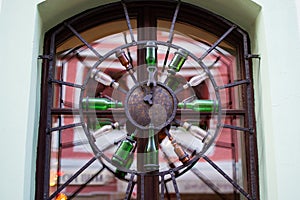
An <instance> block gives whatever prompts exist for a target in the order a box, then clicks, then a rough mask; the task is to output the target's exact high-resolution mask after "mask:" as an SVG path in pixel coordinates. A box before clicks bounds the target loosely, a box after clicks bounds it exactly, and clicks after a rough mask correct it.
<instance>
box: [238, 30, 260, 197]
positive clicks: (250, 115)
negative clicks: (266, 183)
mask: <svg viewBox="0 0 300 200" xmlns="http://www.w3.org/2000/svg"><path fill="white" fill-rule="evenodd" d="M242 35H243V42H244V58H245V59H244V62H245V71H246V72H245V73H246V79H249V80H250V81H251V72H250V64H249V60H248V59H247V58H249V53H248V37H247V35H246V34H245V33H244V32H242ZM251 57H252V56H250V58H251ZM255 57H256V56H253V58H255ZM252 87H253V86H252V84H248V86H247V89H246V94H247V105H249V106H247V115H248V126H249V129H250V130H251V132H250V133H251V134H250V135H249V157H250V158H249V163H250V164H249V165H250V166H249V174H250V187H251V194H252V196H253V199H254V200H255V199H256V198H257V197H258V192H257V190H258V188H259V187H258V184H257V179H256V173H257V169H256V168H257V163H256V159H255V157H257V153H256V152H257V149H256V143H255V135H254V134H255V131H254V123H255V122H254V108H253V101H254V97H253V96H254V95H253V88H252Z"/></svg>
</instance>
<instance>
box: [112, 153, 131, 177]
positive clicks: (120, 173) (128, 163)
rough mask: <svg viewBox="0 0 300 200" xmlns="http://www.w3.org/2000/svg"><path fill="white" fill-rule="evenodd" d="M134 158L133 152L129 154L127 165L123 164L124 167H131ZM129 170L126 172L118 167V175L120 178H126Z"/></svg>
mask: <svg viewBox="0 0 300 200" xmlns="http://www.w3.org/2000/svg"><path fill="white" fill-rule="evenodd" d="M133 159H134V154H133V153H131V154H130V155H129V156H128V159H127V160H126V163H125V165H124V166H123V167H124V168H126V169H129V168H130V167H131V165H132V163H133ZM126 174H127V172H124V171H122V170H120V169H118V168H117V169H116V176H117V177H119V178H125V176H126Z"/></svg>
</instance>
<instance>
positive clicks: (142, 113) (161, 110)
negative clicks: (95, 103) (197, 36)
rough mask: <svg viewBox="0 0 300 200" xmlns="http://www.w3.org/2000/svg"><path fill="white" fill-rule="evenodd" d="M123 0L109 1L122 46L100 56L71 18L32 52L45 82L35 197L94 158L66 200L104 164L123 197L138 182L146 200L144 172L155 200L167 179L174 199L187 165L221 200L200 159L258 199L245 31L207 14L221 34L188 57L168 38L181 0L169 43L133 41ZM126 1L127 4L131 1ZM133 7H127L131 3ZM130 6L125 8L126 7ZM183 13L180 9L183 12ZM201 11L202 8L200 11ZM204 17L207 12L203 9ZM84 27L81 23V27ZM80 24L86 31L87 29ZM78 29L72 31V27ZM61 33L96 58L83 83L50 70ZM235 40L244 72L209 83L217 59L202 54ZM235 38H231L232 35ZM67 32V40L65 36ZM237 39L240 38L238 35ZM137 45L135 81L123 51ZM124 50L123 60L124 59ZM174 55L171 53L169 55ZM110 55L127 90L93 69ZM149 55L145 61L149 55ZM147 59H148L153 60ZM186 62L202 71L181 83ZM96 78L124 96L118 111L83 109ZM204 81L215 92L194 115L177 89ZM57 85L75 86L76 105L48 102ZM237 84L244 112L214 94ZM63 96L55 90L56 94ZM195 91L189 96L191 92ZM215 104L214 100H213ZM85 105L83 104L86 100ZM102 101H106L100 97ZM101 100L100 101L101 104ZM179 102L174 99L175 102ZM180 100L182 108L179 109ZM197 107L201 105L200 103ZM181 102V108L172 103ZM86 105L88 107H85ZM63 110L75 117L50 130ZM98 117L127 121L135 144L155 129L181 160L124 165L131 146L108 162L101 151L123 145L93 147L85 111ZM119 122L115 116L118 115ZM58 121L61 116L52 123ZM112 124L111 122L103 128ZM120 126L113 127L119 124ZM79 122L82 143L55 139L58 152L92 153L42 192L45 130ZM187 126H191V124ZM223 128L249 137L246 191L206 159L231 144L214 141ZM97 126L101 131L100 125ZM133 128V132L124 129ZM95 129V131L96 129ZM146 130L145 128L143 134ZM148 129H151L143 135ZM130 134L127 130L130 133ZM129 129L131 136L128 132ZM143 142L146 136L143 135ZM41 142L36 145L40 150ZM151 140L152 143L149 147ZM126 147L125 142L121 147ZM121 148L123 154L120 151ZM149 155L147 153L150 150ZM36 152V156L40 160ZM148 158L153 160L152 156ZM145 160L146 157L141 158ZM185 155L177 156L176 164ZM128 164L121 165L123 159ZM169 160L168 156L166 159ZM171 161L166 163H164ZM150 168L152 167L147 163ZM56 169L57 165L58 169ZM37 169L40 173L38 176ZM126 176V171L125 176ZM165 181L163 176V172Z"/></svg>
mask: <svg viewBox="0 0 300 200" xmlns="http://www.w3.org/2000/svg"><path fill="white" fill-rule="evenodd" d="M127 4H129V5H131V4H130V3H127V2H126V1H121V3H116V4H115V5H114V6H116V7H118V6H121V7H122V9H123V12H124V15H125V20H126V24H127V27H128V31H129V34H130V37H131V42H128V41H127V39H126V44H123V45H121V46H118V47H117V48H114V49H111V50H110V51H109V52H107V53H106V54H104V55H101V54H100V53H99V51H98V50H97V49H96V48H94V47H93V44H91V43H90V42H88V41H87V40H86V39H84V37H83V36H82V34H81V32H82V31H84V29H81V28H78V26H77V25H76V23H75V22H76V20H79V19H80V16H79V17H75V18H74V19H72V20H67V21H65V22H64V23H62V24H61V25H59V26H58V28H56V29H54V31H52V32H50V33H51V34H50V37H48V38H49V39H48V40H47V44H48V45H47V46H48V49H47V50H46V52H45V55H42V56H39V58H40V59H43V60H44V83H43V91H46V92H43V95H44V96H43V99H44V100H43V102H42V107H43V109H44V111H43V112H42V114H41V121H42V123H44V122H46V123H45V124H44V125H41V126H40V136H39V137H40V139H39V140H40V141H42V142H41V144H39V145H40V146H39V149H44V150H43V151H42V152H44V155H39V160H38V167H39V166H42V167H43V168H44V171H43V172H40V173H38V174H37V176H38V177H39V176H43V178H40V179H39V178H38V181H37V182H38V184H40V183H41V182H43V187H42V188H38V189H37V195H36V198H37V199H45V200H50V199H54V198H55V197H56V196H57V195H58V194H59V193H60V192H61V191H63V190H64V189H65V188H66V187H67V186H68V185H69V184H70V183H71V182H72V181H73V180H74V179H76V177H78V176H79V175H80V174H81V173H82V172H83V171H84V170H85V169H87V168H88V167H89V166H90V165H91V164H92V163H94V162H95V161H96V160H99V161H100V163H101V165H102V167H101V168H100V169H99V171H98V172H97V173H95V174H94V175H93V176H92V177H91V178H90V179H88V180H87V181H86V182H85V183H83V184H82V185H81V186H80V187H79V188H78V189H77V190H75V191H74V192H73V194H72V195H70V196H69V197H68V198H69V199H72V198H74V197H75V196H76V195H77V194H78V193H79V192H80V191H81V190H82V189H83V188H84V187H86V186H87V185H88V184H89V183H90V182H91V181H92V180H93V179H94V178H95V177H96V176H97V175H98V174H100V173H101V172H102V171H103V170H104V169H107V170H108V171H110V172H111V173H113V174H114V175H116V177H118V178H120V179H122V180H124V181H127V182H128V186H127V189H126V192H125V199H130V198H131V195H132V192H133V189H134V187H135V185H139V186H140V187H139V189H140V199H144V198H146V197H145V191H146V190H148V189H147V188H145V187H146V186H145V181H147V180H148V177H149V176H155V177H160V182H159V184H160V190H161V193H160V195H159V194H157V199H158V198H159V196H160V198H161V199H164V198H165V195H167V196H168V195H169V192H168V188H167V185H166V184H167V183H168V182H170V181H172V184H173V187H174V191H175V195H176V198H177V199H180V198H181V197H180V191H179V188H178V184H177V182H176V178H178V177H179V176H181V175H183V174H184V173H186V172H187V171H189V170H191V171H192V172H193V173H194V174H195V176H196V177H198V178H199V179H200V180H202V181H203V182H204V183H205V184H207V185H208V186H209V187H210V188H211V189H212V191H214V192H215V193H216V194H217V195H218V196H220V197H221V198H222V199H224V198H223V197H222V194H220V192H219V191H218V189H217V188H216V186H215V185H214V184H213V183H211V182H210V181H209V180H207V178H206V177H204V176H203V175H202V174H201V173H200V172H199V171H197V169H195V168H193V167H194V166H195V165H196V164H197V162H198V161H199V160H202V159H203V160H204V161H205V162H207V163H208V164H210V165H211V166H212V167H213V168H214V169H215V170H216V171H217V172H219V173H220V175H222V176H223V177H224V178H225V179H226V180H228V182H229V183H230V184H232V186H233V187H234V188H235V189H236V190H238V191H239V192H240V193H241V194H242V195H243V196H244V197H246V198H247V199H249V200H255V199H258V193H257V188H258V182H257V166H256V160H255V158H256V144H255V121H254V114H253V113H254V108H253V88H252V87H253V86H252V81H251V80H252V79H251V68H250V63H249V58H258V56H257V55H251V54H249V51H248V36H247V34H246V33H245V32H244V31H243V30H241V29H240V28H239V27H238V26H236V25H235V24H232V23H230V22H228V21H227V20H224V19H222V18H220V17H217V16H214V17H215V18H216V19H218V20H219V21H220V22H221V23H223V24H224V25H226V26H224V27H227V28H224V30H225V31H224V30H220V31H219V35H220V37H219V38H218V40H217V41H216V42H215V43H213V44H212V45H211V46H210V47H209V48H208V49H207V50H206V51H205V52H204V53H202V54H201V55H200V56H199V55H195V54H194V53H193V52H192V51H189V50H188V49H186V48H184V47H181V46H179V45H177V44H174V43H173V39H174V31H175V23H176V22H177V21H180V20H182V19H181V18H180V19H178V14H179V13H180V8H181V6H182V4H184V3H181V2H180V1H174V3H173V4H174V5H176V8H175V11H174V14H173V17H172V21H171V27H170V30H169V35H168V40H167V41H166V42H165V41H159V40H136V39H135V37H134V29H133V28H132V25H131V21H130V15H129V12H128V8H127ZM131 6H132V5H131ZM133 6H134V5H133ZM184 6H186V7H188V6H187V4H184ZM130 8H132V7H130ZM185 12H186V11H185ZM202 12H204V11H202ZM210 15H213V14H211V13H210ZM87 27H88V26H87ZM87 27H86V29H87ZM76 29H78V30H76ZM66 30H68V31H69V32H71V34H72V35H73V36H75V37H76V38H77V39H79V40H80V41H81V42H82V43H83V45H84V46H85V47H86V48H87V49H89V50H90V51H91V52H92V53H93V54H94V55H95V56H96V58H97V61H96V62H95V63H94V64H93V66H92V67H91V69H90V70H89V71H88V72H87V76H86V78H85V79H84V81H82V84H78V83H75V81H74V83H73V82H70V81H68V80H64V79H63V78H62V77H55V75H54V70H55V65H56V61H55V59H54V57H53V56H50V55H56V48H57V46H58V45H59V42H58V41H61V39H58V38H57V37H60V36H61V35H62V33H64V31H66ZM237 34H238V35H239V36H237V37H238V38H240V37H241V38H242V45H241V46H242V48H241V49H240V50H241V52H242V53H243V54H244V55H246V56H244V58H242V59H241V62H242V63H243V64H242V65H241V67H243V69H242V72H243V73H244V77H242V79H240V80H238V81H233V82H230V83H227V84H222V85H219V84H218V82H217V81H216V80H215V77H214V75H213V74H212V72H211V70H210V68H211V67H212V66H214V65H215V64H216V63H217V62H218V60H219V59H220V58H219V57H217V59H216V60H215V62H213V64H211V65H208V64H206V63H205V62H204V60H205V58H206V57H207V56H209V55H210V54H211V53H212V52H213V51H216V49H217V47H218V46H219V45H220V44H221V43H222V42H224V41H226V38H227V39H228V37H230V36H231V37H230V38H229V39H228V40H229V41H231V40H232V37H236V35H237ZM232 35H234V36H232ZM70 36H71V35H69V36H68V37H70ZM238 40H239V39H238ZM133 48H136V49H138V50H137V51H138V52H139V53H141V52H143V51H144V50H143V49H145V48H146V49H147V50H146V56H145V59H146V64H147V65H148V68H147V70H146V71H144V72H145V73H148V74H149V76H148V80H146V81H141V80H139V79H137V78H136V77H135V75H136V73H137V72H136V71H137V70H136V68H138V67H139V66H133V65H132V58H131V56H130V53H131V52H130V51H131V50H130V49H133ZM161 49H164V51H165V56H164V59H163V64H162V67H161V70H160V71H158V70H159V68H158V67H157V65H158V64H157V60H156V59H157V55H156V54H157V51H158V50H161ZM126 51H127V55H128V57H129V58H130V59H128V57H127V55H126V53H125V52H126ZM173 52H174V53H173ZM69 53H70V54H72V53H74V51H72V50H71V51H70V52H69ZM171 53H173V54H174V57H173V60H171V61H170V63H171V64H169V66H168V68H169V69H168V70H167V72H168V73H167V78H166V79H165V80H158V77H157V76H158V75H157V73H158V72H160V73H164V72H165V69H166V67H167V63H168V61H169V60H168V58H169V55H170V54H171ZM112 56H115V57H116V58H117V59H119V61H120V64H121V65H122V66H123V67H125V69H126V71H127V72H128V73H129V75H130V77H131V80H132V81H133V84H134V85H133V86H132V87H128V88H129V90H128V91H127V90H126V89H123V88H122V87H121V86H120V85H121V84H120V83H119V82H118V81H116V80H114V79H113V78H112V77H110V75H108V74H106V73H105V72H103V71H101V69H100V68H98V67H99V66H100V65H101V64H102V63H103V62H105V61H106V60H108V59H110V58H111V57H112ZM150 57H151V59H150ZM153 59H154V60H153ZM187 59H189V60H190V62H194V63H196V64H195V65H197V66H196V68H197V69H201V70H203V72H202V74H200V75H198V76H195V77H193V78H192V80H190V81H189V82H188V81H187V80H185V82H184V83H182V80H180V79H179V78H178V77H177V76H175V75H176V74H177V72H179V71H180V70H181V68H182V67H183V65H184V62H185V61H186V60H187ZM95 80H96V81H98V82H99V84H103V85H105V86H110V87H112V88H113V89H115V91H116V92H120V93H121V94H122V95H125V100H124V102H122V103H120V104H119V105H120V106H123V107H122V108H121V109H118V110H107V109H108V108H109V107H105V109H99V110H95V111H90V109H86V108H87V107H88V106H87V105H86V103H87V102H88V99H87V98H86V97H87V95H86V94H87V90H88V89H89V84H90V82H91V81H95ZM204 80H208V81H209V82H210V84H211V85H212V88H213V90H214V91H213V93H214V95H215V100H212V101H211V102H213V104H212V105H213V107H212V105H210V108H209V109H210V110H209V112H207V111H203V110H201V112H200V109H199V110H196V111H198V112H194V111H191V110H189V107H186V106H185V105H186V104H187V103H186V102H185V101H184V102H182V101H179V100H178V99H179V97H178V96H179V94H180V93H181V92H182V91H183V90H185V89H187V88H192V87H195V86H198V85H199V84H200V83H201V82H203V81H204ZM54 85H58V86H59V87H62V86H66V87H70V88H72V89H77V90H80V97H79V100H78V101H77V102H71V104H76V105H77V107H76V108H75V109H68V108H66V107H64V106H62V104H63V102H62V101H61V102H60V105H59V106H58V108H54V107H53V106H52V105H53V98H54V91H53V90H54V89H53V86H54ZM238 86H243V87H244V89H243V91H242V92H243V94H244V95H245V98H243V101H244V106H245V108H244V109H230V110H227V109H225V108H223V107H222V100H223V99H222V98H221V94H220V92H221V90H225V89H228V88H234V87H238ZM60 96H62V93H61V94H60ZM194 96H195V95H194ZM194 96H191V98H189V99H194ZM216 102H217V103H216ZM88 103H90V102H88ZM101 103H103V102H102V101H101V102H99V104H101ZM104 103H105V102H104ZM106 103H107V102H106ZM180 103H181V104H180ZM178 104H180V105H181V106H178ZM198 106H201V105H200V104H199V105H198ZM179 107H180V108H179ZM89 108H90V107H89ZM183 112H185V113H190V116H196V117H199V118H200V116H201V117H202V116H206V117H210V118H212V119H213V120H215V122H216V127H215V129H214V130H212V131H210V132H209V131H206V130H203V129H201V128H200V127H196V126H195V127H194V126H193V125H192V124H190V123H187V122H185V121H180V120H179V119H178V117H177V116H179V115H181V114H182V113H183ZM62 115H75V116H77V117H79V122H73V123H70V124H67V125H63V124H61V123H59V124H58V126H56V127H53V125H52V117H54V116H59V117H61V116H62ZM92 115H94V116H101V117H109V119H111V118H113V117H114V116H117V117H115V118H116V119H119V120H120V121H118V124H120V126H124V124H128V123H129V124H130V125H133V126H134V129H133V131H132V130H127V131H128V133H127V134H128V137H127V139H128V138H129V135H130V138H129V139H128V140H129V141H131V142H132V143H137V145H139V142H138V140H137V141H136V139H135V138H136V137H140V138H149V135H151V136H153V135H152V134H157V138H156V139H155V137H154V136H153V138H152V139H153V142H155V141H156V144H155V145H158V138H163V139H164V138H168V139H169V140H170V142H171V143H172V144H173V145H174V149H175V151H176V154H177V156H178V157H179V160H181V161H182V163H181V164H180V165H177V166H175V165H173V166H172V167H171V165H169V166H170V167H169V168H168V169H167V170H165V169H160V170H159V169H157V168H155V167H154V168H153V170H151V171H150V172H149V171H147V170H139V169H133V168H132V167H131V163H130V164H128V165H127V163H129V161H128V159H130V158H129V157H130V155H131V154H132V156H134V155H133V152H134V151H135V147H134V145H132V148H131V149H128V152H126V151H127V149H126V148H125V146H124V148H123V149H120V152H118V153H119V155H118V156H119V157H120V158H122V159H123V158H124V159H123V160H122V161H124V162H122V163H121V164H118V162H113V161H112V159H111V158H110V157H108V156H107V155H106V153H105V151H106V150H107V149H109V148H110V147H111V146H116V145H117V144H119V143H122V142H124V141H125V140H124V139H118V140H117V141H116V142H115V143H114V144H111V145H109V144H108V146H107V147H105V148H100V147H98V146H97V144H96V141H97V138H96V137H95V133H96V132H97V131H96V129H95V128H91V126H92V125H91V122H90V120H91V118H92V117H90V116H92ZM224 115H225V116H226V115H232V116H238V115H241V116H243V117H244V118H245V125H246V126H245V127H240V126H237V125H231V124H226V123H224V121H223V120H222V118H223V116H224ZM121 119H122V120H121ZM59 121H61V120H59ZM109 126H113V125H109ZM118 126H119V125H118ZM171 126H172V127H183V128H185V129H186V130H187V131H189V130H190V129H191V130H194V132H195V133H194V135H197V134H198V136H197V137H196V138H201V140H202V142H203V144H202V145H203V146H202V148H200V149H193V148H191V147H189V146H185V144H182V143H181V142H178V141H176V140H175V139H174V138H173V136H172V135H171V134H170V130H171ZM76 127H80V128H82V129H83V130H84V132H85V134H86V137H87V138H88V140H85V141H78V142H71V143H61V141H59V142H60V144H59V146H60V149H59V151H61V150H62V149H64V148H70V147H73V146H79V145H86V144H87V143H88V144H89V145H90V147H91V148H92V150H93V153H94V157H93V158H91V159H90V160H89V161H88V162H87V163H86V164H84V165H83V166H82V167H81V168H80V169H79V170H78V171H77V172H76V173H74V174H73V175H72V176H71V177H70V178H69V179H68V180H67V181H66V182H65V183H63V184H62V185H60V186H58V187H57V189H56V190H55V191H54V192H53V193H52V194H49V171H50V154H51V152H50V149H51V148H50V147H51V134H53V132H58V133H59V137H61V135H62V134H63V133H62V131H64V130H68V129H72V128H76ZM191 127H192V128H191ZM222 128H229V129H233V130H237V131H242V132H245V134H249V136H248V140H247V142H248V146H249V149H248V157H249V158H250V159H249V170H248V171H249V177H250V181H249V182H250V184H249V185H250V187H249V188H248V190H249V192H246V190H244V189H243V187H242V186H240V185H239V184H238V183H237V182H236V180H234V179H232V178H231V177H230V176H229V175H227V174H226V173H225V172H224V171H223V170H222V169H221V168H220V167H218V166H217V165H216V164H215V163H214V162H213V161H212V160H211V159H209V158H208V157H207V156H206V155H205V152H206V151H207V150H208V149H209V148H210V147H211V145H213V144H214V143H215V144H216V146H219V147H221V148H230V149H231V148H232V145H231V144H227V143H222V142H217V141H216V138H217V137H218V135H219V133H220V131H221V129H222ZM113 129H115V128H109V129H107V132H109V131H111V130H113ZM101 130H102V129H101ZM130 131H132V132H130ZM100 132H101V134H100ZM100 132H99V131H98V133H99V134H98V135H102V134H104V132H106V129H105V131H100ZM145 132H146V133H145ZM150 132H151V134H150ZM133 133H134V134H133ZM131 134H132V135H131ZM148 140H149V139H148ZM41 145H42V147H41ZM152 145H154V144H152ZM126 147H127V146H126ZM182 147H184V148H185V150H186V151H188V154H187V153H186V152H185V151H184V150H183V149H182ZM125 153H128V154H126V155H125ZM149 153H151V152H149ZM149 153H145V155H143V156H146V157H147V156H153V155H152V154H151V155H150V154H149ZM41 157H43V158H41ZM60 157H61V155H59V156H58V159H60ZM165 157H166V159H167V160H168V155H167V154H166V155H165ZM152 159H155V158H152ZM148 160H151V159H148ZM183 160H184V161H183ZM127 161H128V162H127ZM168 162H169V161H168ZM170 162H171V161H170ZM151 164H153V165H156V164H157V163H147V165H151ZM115 168H116V169H117V170H118V171H121V172H123V173H124V174H123V175H122V176H120V175H118V174H117V172H116V170H115ZM151 169H152V168H151ZM58 171H59V166H58ZM41 174H43V175H41ZM125 174H127V176H126V175H125ZM167 176H168V177H169V178H166V177H167Z"/></svg>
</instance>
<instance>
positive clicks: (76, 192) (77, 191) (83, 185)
mask: <svg viewBox="0 0 300 200" xmlns="http://www.w3.org/2000/svg"><path fill="white" fill-rule="evenodd" d="M103 169H104V167H102V168H101V169H100V170H99V171H98V172H97V173H95V174H94V175H93V176H92V177H91V178H89V179H88V180H87V181H86V182H85V183H84V184H82V185H80V187H79V188H78V189H77V190H75V191H74V193H73V194H72V195H71V196H70V197H68V199H73V198H74V197H76V196H77V194H78V193H79V192H81V190H83V189H84V188H85V187H86V186H87V185H88V184H89V183H90V182H91V181H92V180H93V179H94V178H96V177H97V176H98V175H99V174H100V173H101V172H102V171H103Z"/></svg>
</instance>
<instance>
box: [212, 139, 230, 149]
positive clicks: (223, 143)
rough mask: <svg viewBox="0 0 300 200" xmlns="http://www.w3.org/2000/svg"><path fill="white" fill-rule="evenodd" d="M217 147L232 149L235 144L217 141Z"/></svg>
mask: <svg viewBox="0 0 300 200" xmlns="http://www.w3.org/2000/svg"><path fill="white" fill-rule="evenodd" d="M216 147H219V148H224V149H232V148H233V147H234V144H233V143H228V142H220V141H217V142H216Z"/></svg>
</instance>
